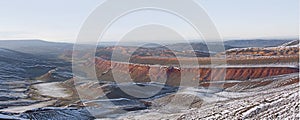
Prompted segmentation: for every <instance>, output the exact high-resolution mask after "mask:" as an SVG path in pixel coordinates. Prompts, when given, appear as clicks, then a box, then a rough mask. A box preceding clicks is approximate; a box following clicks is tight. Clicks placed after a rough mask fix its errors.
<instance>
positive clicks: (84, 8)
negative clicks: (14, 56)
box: [0, 0, 299, 42]
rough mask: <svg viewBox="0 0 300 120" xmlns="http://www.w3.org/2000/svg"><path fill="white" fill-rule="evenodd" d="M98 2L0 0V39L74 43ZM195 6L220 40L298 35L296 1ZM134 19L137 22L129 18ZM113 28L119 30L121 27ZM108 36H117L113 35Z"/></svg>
mask: <svg viewBox="0 0 300 120" xmlns="http://www.w3.org/2000/svg"><path fill="white" fill-rule="evenodd" d="M102 2H103V0H0V39H1V40H8V39H9V40H10V39H43V40H49V41H64V42H74V41H75V39H76V37H77V34H78V32H79V30H80V27H81V25H82V24H83V22H84V21H85V19H86V18H87V17H88V16H89V14H90V13H91V12H92V11H93V10H94V9H95V8H96V7H97V6H99V5H100V4H101V3H102ZM197 2H198V3H200V4H201V5H202V7H204V8H205V9H206V11H207V12H208V14H209V16H210V17H211V19H212V20H213V21H214V23H215V24H216V27H217V29H218V30H219V32H220V34H221V35H222V36H223V38H224V39H239V38H246V39H247V38H249V39H251V38H289V37H297V36H298V35H299V0H197ZM116 4H118V3H116ZM105 12H109V11H105ZM194 14H195V15H197V13H194ZM134 19H140V18H138V17H132V20H133V21H134ZM170 22H172V20H171V19H170ZM117 28H120V29H122V25H119V26H117ZM109 34H116V35H117V33H114V32H111V33H109Z"/></svg>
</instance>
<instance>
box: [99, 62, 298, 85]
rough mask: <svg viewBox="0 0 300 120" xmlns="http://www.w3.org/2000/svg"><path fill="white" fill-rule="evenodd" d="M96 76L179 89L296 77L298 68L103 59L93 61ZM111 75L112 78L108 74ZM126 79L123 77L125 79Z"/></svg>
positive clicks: (103, 78)
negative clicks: (189, 85)
mask: <svg viewBox="0 0 300 120" xmlns="http://www.w3.org/2000/svg"><path fill="white" fill-rule="evenodd" d="M96 69H97V76H98V78H99V79H100V80H104V81H114V80H115V79H118V80H122V81H121V82H132V81H134V82H151V81H152V82H163V83H166V84H168V85H172V86H178V85H180V82H181V78H183V79H182V80H183V81H195V80H198V81H199V82H200V83H201V82H207V81H222V80H224V79H225V80H248V79H256V78H264V77H270V76H276V75H283V74H290V73H298V72H299V68H293V67H284V66H279V67H267V66H265V67H259V66H257V67H249V66H248V67H247V66H243V67H241V66H230V67H218V68H205V67H203V68H179V67H172V66H158V65H144V64H127V63H119V62H111V61H106V60H103V59H97V60H96ZM113 71H114V72H115V73H114V74H113V73H112V72H113ZM128 74H130V77H129V78H126V77H124V76H128Z"/></svg>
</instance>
